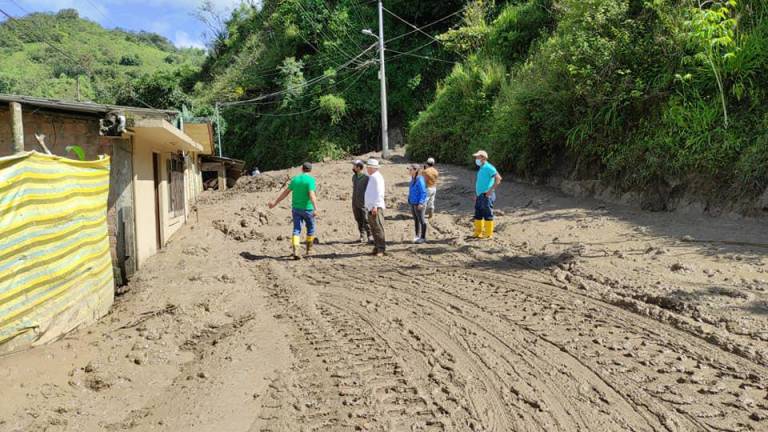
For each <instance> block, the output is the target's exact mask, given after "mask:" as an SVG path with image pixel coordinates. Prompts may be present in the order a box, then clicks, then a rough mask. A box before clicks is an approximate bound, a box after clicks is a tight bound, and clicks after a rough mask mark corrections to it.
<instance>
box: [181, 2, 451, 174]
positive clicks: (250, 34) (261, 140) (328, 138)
mask: <svg viewBox="0 0 768 432" xmlns="http://www.w3.org/2000/svg"><path fill="white" fill-rule="evenodd" d="M262 3H263V5H262V7H261V8H256V7H251V6H242V7H241V8H239V9H238V10H236V11H235V12H234V14H233V15H232V17H231V18H230V19H229V21H228V22H227V24H226V27H225V28H224V29H222V31H221V32H220V36H221V37H220V39H219V40H218V41H216V42H215V43H214V46H213V48H212V50H211V52H210V56H209V57H208V61H207V62H206V64H205V65H204V66H203V71H202V74H201V77H200V82H199V83H198V86H197V88H196V94H197V95H199V96H200V99H199V100H200V103H199V104H198V106H203V105H208V106H212V105H214V104H215V103H216V102H236V104H234V105H224V106H222V108H221V115H222V118H223V119H224V121H225V122H226V133H225V134H224V142H225V148H224V151H225V153H228V154H230V155H232V156H235V157H240V158H244V159H246V160H248V161H249V162H250V163H254V164H257V165H258V166H259V167H260V168H263V169H271V168H282V167H286V166H290V165H295V164H297V163H299V162H300V161H302V160H304V159H305V158H310V159H314V160H321V159H323V158H337V157H341V156H342V155H345V154H349V153H359V152H364V151H368V150H373V149H375V148H376V147H377V146H378V145H379V144H378V143H379V141H380V105H379V81H378V79H377V73H378V63H376V60H375V59H376V58H378V54H377V50H376V49H375V47H373V46H372V45H374V44H375V43H376V39H375V38H373V37H371V36H370V35H365V34H363V33H362V30H364V29H372V30H373V31H374V32H377V31H378V30H377V29H378V17H377V11H376V4H375V3H374V2H370V1H360V0H336V1H329V0H282V1H278V0H265V1H264V2H262ZM464 3H465V2H464V1H463V0H445V1H439V2H438V1H431V2H413V1H409V0H391V1H387V2H386V7H387V8H388V9H389V10H391V11H392V12H394V13H395V14H397V15H398V16H399V17H401V18H403V19H404V20H406V21H408V22H410V23H412V24H414V25H416V26H420V27H421V26H428V27H426V28H425V29H424V31H423V33H421V32H418V31H416V30H414V28H413V27H411V26H409V25H408V24H406V23H405V22H403V21H401V20H399V19H398V18H395V17H394V16H393V15H391V14H387V15H386V16H385V28H386V34H385V39H387V40H388V43H387V49H388V50H390V51H389V52H387V57H388V60H387V81H388V85H389V114H390V129H391V131H392V132H393V135H394V136H398V135H403V134H404V133H405V131H406V129H407V126H408V123H409V122H410V121H411V120H412V119H413V118H415V116H416V115H417V114H418V112H419V111H421V110H423V109H424V108H425V107H426V104H427V102H428V101H429V100H430V99H431V98H432V97H433V95H434V89H435V87H436V85H437V82H438V81H439V80H440V79H442V78H443V77H444V76H445V75H446V74H447V73H448V72H450V70H451V67H452V63H451V62H452V60H455V58H456V55H455V54H453V53H450V52H447V51H445V50H443V49H441V47H440V46H439V44H437V43H435V42H434V40H432V39H431V36H432V35H439V34H441V33H443V32H445V31H448V30H449V29H450V28H451V26H452V25H454V24H456V23H457V22H460V19H461V16H460V14H457V13H456V12H457V11H460V10H461V8H462V7H463V6H464ZM447 16H450V17H449V18H448V19H446V17H447ZM419 47H423V48H422V49H419V50H415V51H413V52H410V51H412V50H414V49H415V48H419ZM403 53H406V54H403ZM414 55H417V56H421V57H414ZM393 140H396V138H393Z"/></svg>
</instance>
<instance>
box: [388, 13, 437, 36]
mask: <svg viewBox="0 0 768 432" xmlns="http://www.w3.org/2000/svg"><path fill="white" fill-rule="evenodd" d="M382 9H384V11H385V12H387V13H388V14H390V15H392V16H393V17H395V18H397V19H399V20H400V21H402V22H404V23H405V24H407V25H408V26H410V27H412V28H414V29H415V30H416V31H417V32H419V33H421V34H423V35H425V36H427V37H428V38H430V39H432V40H434V41H436V42H440V40H439V39H436V38H435V37H434V36H432V35H431V34H429V33H427V32H425V31H424V30H422V29H420V28H418V27H416V26H415V25H413V24H411V23H410V22H408V21H406V20H405V19H404V18H401V17H400V16H399V15H397V14H396V13H394V12H392V11H391V10H389V9H387V8H382Z"/></svg>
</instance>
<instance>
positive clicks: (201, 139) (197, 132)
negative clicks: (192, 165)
mask: <svg viewBox="0 0 768 432" xmlns="http://www.w3.org/2000/svg"><path fill="white" fill-rule="evenodd" d="M184 133H185V134H187V135H189V136H190V137H191V138H192V139H193V140H195V141H197V142H198V143H200V144H201V145H202V146H203V151H202V153H203V154H213V148H214V145H213V127H212V126H211V123H210V122H207V123H190V122H184Z"/></svg>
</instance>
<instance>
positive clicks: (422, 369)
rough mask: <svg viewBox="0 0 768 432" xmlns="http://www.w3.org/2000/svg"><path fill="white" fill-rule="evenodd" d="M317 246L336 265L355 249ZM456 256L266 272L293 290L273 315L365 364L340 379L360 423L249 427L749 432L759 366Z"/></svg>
mask: <svg viewBox="0 0 768 432" xmlns="http://www.w3.org/2000/svg"><path fill="white" fill-rule="evenodd" d="M326 248H328V250H331V251H332V253H331V254H330V255H332V256H344V253H347V254H348V253H349V252H350V250H352V249H353V248H354V247H350V246H346V245H328V246H326ZM461 251H462V253H455V254H446V255H444V256H441V257H440V260H439V261H438V260H436V259H435V258H433V257H431V256H428V255H426V256H425V255H423V254H418V253H413V254H405V253H397V252H396V254H397V256H396V257H394V256H390V257H389V258H386V259H384V260H380V261H375V262H373V263H372V262H370V261H368V260H367V259H363V260H354V259H352V260H342V261H341V262H340V261H339V260H336V259H334V260H329V259H320V258H315V259H310V260H307V261H305V262H304V263H301V264H297V265H294V266H292V270H293V274H288V273H287V272H285V271H281V270H277V271H275V273H277V274H275V275H274V277H275V278H276V279H277V280H280V281H281V283H283V284H288V285H294V288H295V286H299V287H300V289H301V290H302V294H301V295H298V294H297V291H291V292H290V293H287V294H285V293H284V295H283V297H284V298H283V300H281V301H278V302H277V303H278V305H276V308H275V309H277V310H278V312H279V310H283V309H284V308H286V307H288V308H292V306H291V304H298V303H297V299H298V298H303V299H304V305H303V306H302V307H304V308H314V309H315V310H316V311H317V313H316V314H317V315H318V317H319V318H318V319H317V320H318V322H322V325H323V326H324V328H325V331H326V332H328V333H329V334H331V335H332V336H333V340H334V345H333V348H329V349H331V350H334V351H336V352H339V353H344V356H343V357H344V358H347V359H358V360H359V359H362V361H361V362H358V363H356V364H351V365H348V366H345V370H348V371H354V374H355V377H357V378H358V379H359V382H360V383H362V384H361V388H363V389H365V390H363V391H362V392H363V393H364V394H365V395H366V397H365V398H362V399H358V400H357V401H358V402H360V401H362V402H361V404H362V405H363V406H364V407H365V408H366V410H367V411H366V412H367V414H365V415H364V416H363V417H362V419H359V420H360V421H358V422H351V421H350V422H347V423H343V422H341V420H338V421H336V422H326V423H325V424H324V426H323V427H325V429H323V428H322V427H315V426H317V424H316V423H311V422H308V421H307V417H306V416H302V415H297V414H296V413H291V412H290V410H288V411H286V412H284V413H283V414H281V415H280V416H276V417H275V418H282V419H283V420H285V421H287V419H290V421H288V424H292V425H294V427H293V428H290V427H289V428H287V429H279V428H278V429H269V428H265V429H252V430H301V427H302V426H299V425H306V424H309V425H310V427H309V430H456V431H461V430H476V431H485V430H488V431H491V430H498V431H505V430H520V431H526V430H547V431H550V430H563V431H578V430H584V431H586V430H589V431H592V430H605V431H618V430H628V431H656V430H659V431H663V430H666V431H688V430H733V431H737V430H759V428H756V426H757V423H755V422H752V421H751V420H750V415H751V413H752V411H751V410H752V409H753V408H755V406H756V404H757V406H760V403H759V402H757V403H756V402H755V400H758V399H757V396H756V394H757V393H759V392H760V391H762V392H763V393H765V386H764V384H762V383H761V378H760V377H761V376H766V375H765V373H766V371H765V369H764V368H762V367H760V366H759V365H754V364H751V363H749V362H747V361H745V360H744V359H741V358H738V357H736V356H733V355H730V354H725V355H723V353H722V352H721V351H719V350H718V349H716V348H713V347H711V346H709V345H708V344H706V343H705V342H704V341H701V340H698V339H693V338H691V337H689V336H688V335H685V334H683V333H682V332H679V331H678V330H675V329H673V328H670V327H669V326H667V325H664V324H660V323H656V322H653V321H651V320H650V319H646V318H643V317H640V316H637V315H635V314H633V313H631V312H627V311H625V310H622V309H620V308H618V307H614V306H610V305H606V304H604V303H601V302H599V301H597V300H594V299H591V298H588V297H586V296H584V295H581V294H579V293H577V292H570V291H565V290H563V289H561V288H559V287H556V286H554V285H552V284H551V282H550V280H551V279H550V277H549V275H548V273H547V272H545V271H538V270H533V269H530V268H529V269H508V270H505V269H504V266H499V268H490V269H485V270H478V269H475V268H472V266H471V265H469V263H470V262H472V261H475V260H476V259H478V258H483V257H482V256H478V255H482V253H480V252H476V251H474V249H473V248H472V247H469V248H467V247H463V248H461ZM275 269H279V266H274V267H273V270H275ZM309 293H311V294H309ZM294 309H295V308H294ZM295 314H296V313H294V315H295ZM292 320H294V319H293V318H292ZM686 336H688V337H686ZM691 339H693V340H691ZM298 340H301V336H299V337H298ZM299 344H300V342H299ZM302 350H304V348H301V347H299V349H298V351H299V352H301V351H302ZM299 358H301V356H299ZM335 360H336V361H339V363H343V362H342V361H341V360H340V359H335ZM299 361H303V360H299ZM381 361H383V362H384V363H383V364H382V363H379V362H381ZM353 363H354V361H353ZM387 365H389V366H391V367H390V368H389V369H388V368H387V367H382V366H387ZM361 368H362V369H361ZM372 370H381V371H387V370H390V371H391V372H387V373H384V376H386V377H389V379H392V378H393V377H394V378H396V379H400V380H401V381H400V387H394V388H388V387H383V388H384V390H382V387H380V386H379V387H377V386H376V385H375V382H376V380H375V379H373V380H370V379H366V376H368V377H369V378H370V376H372V375H371V373H372V372H371V371H372ZM397 371H400V374H399V375H398V374H397ZM378 373H383V372H376V373H374V374H373V376H378V375H376V374H378ZM366 374H368V375H366ZM297 378H298V379H299V380H307V379H308V380H309V381H312V379H314V382H315V383H317V386H318V387H319V388H322V387H324V386H326V387H329V388H331V389H332V391H335V390H337V389H339V388H341V387H343V385H344V384H343V383H342V382H341V381H340V380H339V379H338V377H336V379H335V381H334V380H329V381H328V382H327V384H326V383H323V382H322V381H317V379H316V378H317V377H315V376H306V375H299V376H297ZM331 378H334V377H331ZM385 380H386V379H385ZM371 383H374V384H371ZM377 395H378V397H377ZM387 395H389V396H390V397H389V398H388V397H387ZM393 395H394V396H393ZM320 399H322V400H323V403H324V405H325V409H326V411H327V413H336V414H326V415H325V417H323V418H326V419H327V418H330V417H332V416H333V415H336V416H337V417H344V413H345V412H347V411H346V410H345V406H346V405H345V401H344V400H339V398H333V397H325V398H320ZM294 411H295V410H294ZM347 418H350V417H349V414H348V413H347ZM267 423H269V422H267ZM430 428H431V429H430Z"/></svg>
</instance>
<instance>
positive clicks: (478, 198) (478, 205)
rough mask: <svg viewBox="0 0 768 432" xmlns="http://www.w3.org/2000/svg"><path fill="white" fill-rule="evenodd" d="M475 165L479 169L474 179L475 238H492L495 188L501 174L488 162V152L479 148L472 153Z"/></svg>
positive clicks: (497, 185)
mask: <svg viewBox="0 0 768 432" xmlns="http://www.w3.org/2000/svg"><path fill="white" fill-rule="evenodd" d="M472 156H474V158H475V165H477V166H478V167H479V168H480V170H479V171H478V172H477V180H476V181H475V232H474V234H473V237H475V238H479V239H480V238H487V239H490V238H493V230H494V228H495V222H494V220H493V204H494V203H495V202H496V188H498V187H499V185H500V184H501V175H500V174H499V172H498V171H497V170H496V167H494V166H493V165H491V163H490V162H488V153H486V152H485V151H484V150H480V151H478V152H477V153H475V154H473V155H472Z"/></svg>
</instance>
